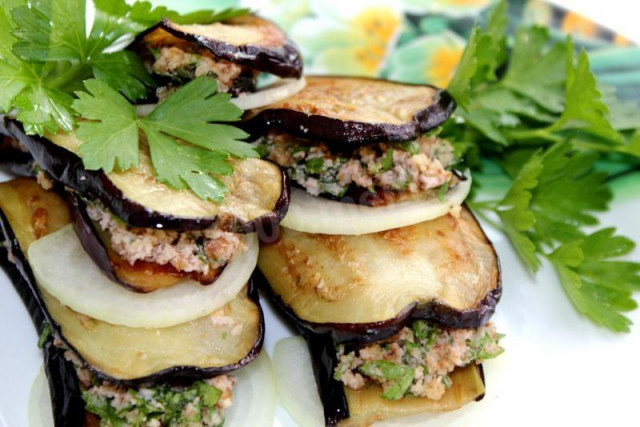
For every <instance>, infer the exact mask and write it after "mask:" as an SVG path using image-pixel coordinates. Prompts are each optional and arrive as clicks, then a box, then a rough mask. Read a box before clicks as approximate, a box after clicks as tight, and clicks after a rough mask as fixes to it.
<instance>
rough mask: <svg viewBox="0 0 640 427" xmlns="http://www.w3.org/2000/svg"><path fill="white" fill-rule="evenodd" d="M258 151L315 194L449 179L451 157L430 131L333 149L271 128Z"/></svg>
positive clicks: (417, 188) (416, 188) (406, 187)
mask: <svg viewBox="0 0 640 427" xmlns="http://www.w3.org/2000/svg"><path fill="white" fill-rule="evenodd" d="M258 151H259V152H260V154H261V156H262V157H264V158H267V159H269V160H272V161H274V162H276V163H277V164H279V165H280V166H281V167H283V168H285V169H286V171H287V173H288V174H289V177H290V178H291V179H292V180H293V181H295V182H296V183H297V184H298V185H300V186H301V187H303V188H304V189H305V190H306V191H307V192H308V193H309V194H311V195H314V196H317V195H320V194H328V195H331V196H333V197H342V196H344V195H345V193H346V192H347V190H348V189H349V187H350V186H356V187H361V188H364V189H367V190H369V191H371V192H375V191H376V190H383V191H394V192H409V193H418V192H423V191H427V190H431V189H435V188H438V187H441V186H443V185H444V184H447V183H449V182H450V181H451V179H452V172H451V171H450V170H449V168H450V167H451V166H453V164H454V163H455V157H454V153H453V147H452V146H451V144H450V143H449V142H448V141H446V140H444V139H440V138H437V137H436V136H431V135H423V136H421V137H420V138H418V139H416V140H414V141H408V142H404V143H393V144H391V143H378V144H374V145H367V146H363V147H359V148H357V149H356V150H355V151H353V152H352V153H341V154H337V153H333V152H332V151H330V150H329V148H328V147H327V145H325V144H323V143H310V142H309V141H306V140H304V139H301V138H295V137H292V136H289V135H284V134H269V135H267V136H266V137H265V138H263V139H262V140H261V141H260V142H259V143H258Z"/></svg>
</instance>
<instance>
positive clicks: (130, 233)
mask: <svg viewBox="0 0 640 427" xmlns="http://www.w3.org/2000/svg"><path fill="white" fill-rule="evenodd" d="M87 213H88V214H89V217H90V218H91V220H92V221H94V222H95V223H96V224H98V226H99V227H100V228H101V229H102V230H103V231H106V232H107V233H108V234H109V237H110V239H109V240H110V244H111V249H113V250H114V251H115V252H116V253H117V254H118V255H120V256H121V257H122V258H123V259H124V260H126V261H127V262H128V263H129V264H131V265H133V264H134V263H135V262H136V261H146V262H152V263H156V264H159V265H166V264H170V265H171V266H173V267H174V268H175V269H176V270H178V271H184V272H196V273H203V274H208V273H209V272H210V271H211V270H212V269H213V270H215V269H218V268H220V267H222V266H224V265H226V264H227V263H229V262H230V261H231V260H232V259H233V258H234V256H235V255H236V254H238V253H242V252H244V251H245V250H246V245H245V244H244V242H243V241H242V239H241V238H240V236H239V235H237V234H235V233H230V232H226V231H221V230H215V229H213V230H202V231H188V232H179V231H171V230H156V229H151V228H132V227H128V226H127V225H126V224H124V223H123V222H122V221H121V220H120V219H118V218H116V217H115V216H114V215H112V214H111V212H109V211H108V210H106V209H104V208H103V207H101V206H100V205H99V204H96V203H92V204H89V205H87Z"/></svg>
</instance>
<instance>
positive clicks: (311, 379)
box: [273, 337, 324, 427]
mask: <svg viewBox="0 0 640 427" xmlns="http://www.w3.org/2000/svg"><path fill="white" fill-rule="evenodd" d="M273 372H274V374H275V377H276V386H277V388H278V396H279V397H280V401H281V402H282V406H284V407H285V409H286V410H287V412H289V415H291V417H292V418H293V419H294V420H296V421H297V422H298V423H299V424H300V425H301V426H305V427H323V426H324V411H323V409H322V402H321V401H320V394H319V393H318V386H317V385H316V377H315V376H314V375H313V365H312V363H311V356H310V355H309V350H308V349H307V345H306V344H305V342H304V340H303V339H302V337H291V338H285V339H282V340H280V341H278V342H277V343H276V347H275V350H274V352H273Z"/></svg>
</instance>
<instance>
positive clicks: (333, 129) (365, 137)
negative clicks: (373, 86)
mask: <svg viewBox="0 0 640 427" xmlns="http://www.w3.org/2000/svg"><path fill="white" fill-rule="evenodd" d="M333 77H340V76H333ZM359 78H360V77H359ZM362 79H368V78H365V77H362ZM370 80H375V79H372V78H371V79H370ZM377 80H381V79H377ZM403 84H404V83H403ZM406 85H409V84H406ZM415 86H425V85H415ZM427 86H429V87H433V88H435V86H431V85H427ZM435 96H436V100H435V101H434V102H433V104H431V105H430V106H429V107H427V108H425V109H424V110H422V111H419V112H418V113H416V114H415V116H414V118H413V121H412V122H411V123H404V124H401V125H395V124H389V123H364V122H357V121H351V120H346V121H343V120H340V119H336V118H332V117H326V116H321V115H314V114H311V115H308V114H306V113H303V112H300V111H293V110H288V109H285V108H277V109H271V110H270V109H266V110H263V111H261V112H259V113H258V114H257V115H255V116H254V117H251V118H249V119H247V120H246V121H244V122H242V123H240V125H239V126H240V127H241V128H242V129H243V130H245V131H246V132H247V133H249V134H250V135H251V136H252V138H254V139H255V138H259V137H260V136H262V135H264V134H265V133H267V132H268V131H270V130H275V131H278V132H282V133H287V134H290V135H293V136H297V137H300V138H307V139H311V140H316V141H321V142H323V143H325V144H327V146H329V148H330V149H335V150H339V151H349V150H354V149H356V148H358V147H360V146H362V145H365V144H374V143H378V142H404V141H408V140H410V139H413V138H417V137H418V136H420V135H421V134H423V133H425V132H428V131H429V130H431V129H434V128H436V127H437V126H439V125H441V124H442V123H444V122H445V121H446V120H447V119H448V118H449V117H450V116H451V114H452V113H453V110H455V107H456V103H455V101H454V100H453V98H452V97H451V95H450V94H449V93H448V92H447V91H445V90H439V91H438V92H437V94H436V95H435Z"/></svg>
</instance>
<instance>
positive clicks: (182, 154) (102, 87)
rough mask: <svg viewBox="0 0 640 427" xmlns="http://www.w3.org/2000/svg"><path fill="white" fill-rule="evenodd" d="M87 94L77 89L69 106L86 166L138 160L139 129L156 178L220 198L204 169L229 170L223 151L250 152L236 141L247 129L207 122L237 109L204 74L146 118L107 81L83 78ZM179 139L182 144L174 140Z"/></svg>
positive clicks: (236, 114) (218, 186) (119, 166)
mask: <svg viewBox="0 0 640 427" xmlns="http://www.w3.org/2000/svg"><path fill="white" fill-rule="evenodd" d="M85 86H86V88H87V90H88V91H89V93H86V92H77V96H78V99H76V100H75V101H74V102H73V108H74V109H75V110H76V111H78V113H80V115H82V117H84V118H86V119H89V120H92V121H83V122H80V123H79V126H78V137H80V138H81V139H83V140H84V141H86V142H85V143H84V144H82V145H81V146H80V154H81V155H82V159H83V162H84V164H85V167H86V168H87V169H103V170H104V171H105V172H107V173H108V172H111V171H112V170H114V169H115V170H127V169H129V168H132V167H134V168H135V167H136V166H137V165H138V161H139V159H138V153H139V151H140V149H139V138H138V135H139V133H140V131H142V132H143V133H144V135H145V136H146V140H147V143H148V144H149V151H150V153H151V162H152V163H153V167H154V169H155V173H156V178H157V179H158V180H159V181H160V182H163V183H165V184H167V185H170V186H171V187H174V188H177V189H179V190H182V189H185V188H189V189H191V190H192V191H193V192H194V193H196V194H197V195H198V196H199V197H200V198H202V199H210V200H213V201H215V202H221V201H222V200H223V198H224V193H225V192H226V191H227V189H226V187H225V186H224V184H223V183H222V182H221V181H220V180H219V179H217V178H214V177H213V176H211V175H210V174H217V175H229V174H231V173H233V168H232V167H231V165H229V164H228V163H227V162H226V160H227V159H228V157H229V155H233V156H236V157H256V156H257V153H256V151H255V149H254V148H253V146H252V145H250V144H248V143H246V142H242V141H240V139H242V138H245V137H246V136H247V134H246V133H245V132H243V131H241V130H240V129H238V128H236V127H233V126H230V125H224V124H215V123H210V122H213V121H234V120H238V119H239V118H240V116H241V115H242V110H241V109H240V108H238V107H236V106H235V105H233V104H231V103H230V102H229V99H230V98H231V95H229V94H222V93H220V94H219V93H217V84H216V82H215V81H214V80H212V79H209V78H207V77H204V76H202V77H198V78H197V79H195V80H193V81H191V82H189V83H188V84H186V85H185V86H183V87H182V88H180V89H179V90H177V91H176V92H175V93H173V94H171V96H169V97H168V98H167V99H166V100H165V101H164V102H162V103H161V104H159V105H158V106H157V107H156V108H155V109H154V110H153V111H152V112H151V114H149V115H148V116H146V117H141V118H138V117H137V116H136V111H135V108H134V107H133V106H132V105H131V104H129V102H128V101H127V100H126V99H125V98H124V97H123V96H122V95H120V94H119V93H118V92H116V91H115V90H114V89H112V88H111V87H110V86H109V85H108V84H106V83H104V82H102V81H100V80H95V79H94V80H87V81H86V82H85ZM177 138H179V139H180V140H182V141H186V142H188V143H190V144H189V145H188V144H184V143H182V142H179V141H177V140H176V139H177Z"/></svg>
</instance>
